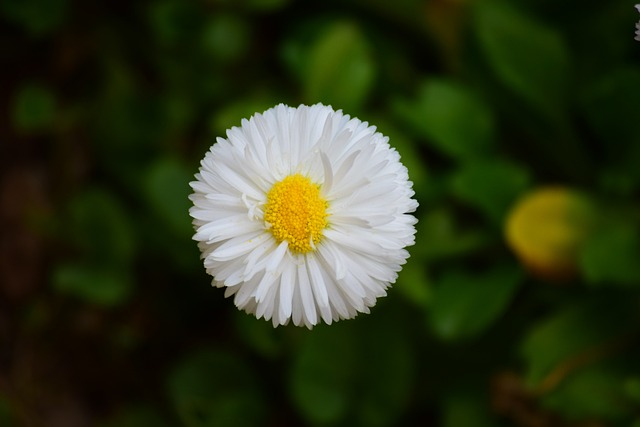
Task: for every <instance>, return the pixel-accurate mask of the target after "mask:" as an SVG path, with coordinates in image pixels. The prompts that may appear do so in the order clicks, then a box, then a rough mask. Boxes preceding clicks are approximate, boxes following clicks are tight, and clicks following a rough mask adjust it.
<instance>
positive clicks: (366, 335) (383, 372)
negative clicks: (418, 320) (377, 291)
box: [355, 312, 416, 427]
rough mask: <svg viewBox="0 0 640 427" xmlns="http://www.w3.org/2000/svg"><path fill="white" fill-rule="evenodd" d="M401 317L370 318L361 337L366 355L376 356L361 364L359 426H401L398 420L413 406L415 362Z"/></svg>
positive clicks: (358, 404)
mask: <svg viewBox="0 0 640 427" xmlns="http://www.w3.org/2000/svg"><path fill="white" fill-rule="evenodd" d="M403 320H404V321H406V322H408V321H409V320H408V319H405V318H403V317H402V315H400V316H395V317H391V316H384V315H383V314H382V313H380V312H378V317H376V318H374V319H367V322H366V323H362V324H360V325H359V326H363V328H362V329H361V330H360V332H359V335H360V336H361V337H362V341H363V354H367V355H375V357H365V358H363V360H361V361H360V367H359V368H360V369H359V374H360V377H359V379H358V384H359V389H360V392H359V393H358V395H357V399H358V403H357V404H356V405H355V406H356V407H357V411H358V412H357V416H358V419H359V423H357V425H362V426H370V427H382V426H395V425H398V418H400V416H401V415H402V414H403V412H404V410H405V409H406V407H407V406H408V405H409V403H410V397H411V391H412V387H413V384H414V375H415V371H416V361H415V357H414V354H413V349H412V347H411V345H410V342H409V335H408V334H407V333H406V331H402V330H398V325H399V324H402V321H403Z"/></svg>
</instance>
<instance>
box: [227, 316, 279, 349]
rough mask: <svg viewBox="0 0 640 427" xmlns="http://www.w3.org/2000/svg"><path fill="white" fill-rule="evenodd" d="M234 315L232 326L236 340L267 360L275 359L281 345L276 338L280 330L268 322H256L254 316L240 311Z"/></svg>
mask: <svg viewBox="0 0 640 427" xmlns="http://www.w3.org/2000/svg"><path fill="white" fill-rule="evenodd" d="M234 313H235V314H234V316H233V317H234V321H235V322H234V324H235V329H236V331H237V333H238V338H240V339H241V340H242V341H243V342H244V343H245V344H246V345H247V347H249V348H251V349H252V350H253V351H254V352H255V353H258V354H259V355H261V356H263V357H265V358H268V359H275V358H276V357H277V356H279V355H280V351H281V345H280V340H279V339H278V338H279V337H280V335H279V332H280V331H281V329H275V328H274V327H273V326H272V325H271V323H269V322H262V321H256V319H255V317H254V316H250V315H247V313H244V312H240V311H235V312H234Z"/></svg>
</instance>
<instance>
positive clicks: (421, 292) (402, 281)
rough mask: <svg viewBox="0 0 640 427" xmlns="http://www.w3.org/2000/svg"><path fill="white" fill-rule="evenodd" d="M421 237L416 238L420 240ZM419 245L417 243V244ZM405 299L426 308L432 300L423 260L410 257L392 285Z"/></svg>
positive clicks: (429, 282)
mask: <svg viewBox="0 0 640 427" xmlns="http://www.w3.org/2000/svg"><path fill="white" fill-rule="evenodd" d="M420 237H421V236H418V239H420ZM418 244H419V243H418ZM393 288H394V289H397V290H398V292H400V293H401V294H402V295H403V296H404V297H405V298H407V299H408V300H409V301H411V302H413V303H414V304H416V305H417V306H420V307H426V306H427V305H429V303H430V302H431V299H432V293H433V290H432V286H431V280H430V278H429V275H428V274H427V267H426V265H425V263H424V260H422V259H419V258H417V257H415V256H411V258H409V260H408V261H407V263H406V264H405V265H404V266H403V267H402V271H401V272H400V273H399V276H398V281H397V282H396V284H394V285H393Z"/></svg>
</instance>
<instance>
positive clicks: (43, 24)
mask: <svg viewBox="0 0 640 427" xmlns="http://www.w3.org/2000/svg"><path fill="white" fill-rule="evenodd" d="M68 9H69V2H68V0H20V1H15V0H13V1H12V0H6V1H0V10H1V11H2V14H3V15H4V16H5V17H6V18H8V20H10V21H13V22H15V23H17V24H19V25H21V26H22V27H23V28H24V29H25V30H26V31H27V32H28V33H29V34H30V35H32V36H35V37H40V36H44V35H46V34H49V33H51V32H53V31H55V30H56V29H58V28H60V27H61V26H62V24H63V23H64V21H65V20H66V18H67V13H68Z"/></svg>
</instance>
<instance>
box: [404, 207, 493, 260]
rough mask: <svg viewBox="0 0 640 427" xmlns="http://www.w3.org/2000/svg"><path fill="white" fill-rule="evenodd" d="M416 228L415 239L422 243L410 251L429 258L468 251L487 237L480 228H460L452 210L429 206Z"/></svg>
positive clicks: (446, 256) (480, 245) (462, 253)
mask: <svg viewBox="0 0 640 427" xmlns="http://www.w3.org/2000/svg"><path fill="white" fill-rule="evenodd" d="M416 227H417V230H418V231H417V233H416V236H417V237H416V239H418V241H421V242H425V244H419V245H416V246H414V247H413V248H412V253H414V254H416V256H417V257H419V258H420V259H427V260H429V261H436V260H441V259H443V258H451V257H457V256H462V255H466V254H469V253H470V252H473V251H476V250H478V249H480V248H482V247H483V246H485V245H486V244H487V241H488V239H489V237H488V235H487V234H485V233H483V232H480V231H463V230H461V229H460V226H459V225H458V224H457V223H456V219H455V217H454V214H453V211H451V210H450V209H447V208H438V207H431V210H430V211H429V212H428V213H427V214H425V215H422V216H421V217H420V220H419V221H418V225H417V226H416ZM427 242H428V244H427Z"/></svg>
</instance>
